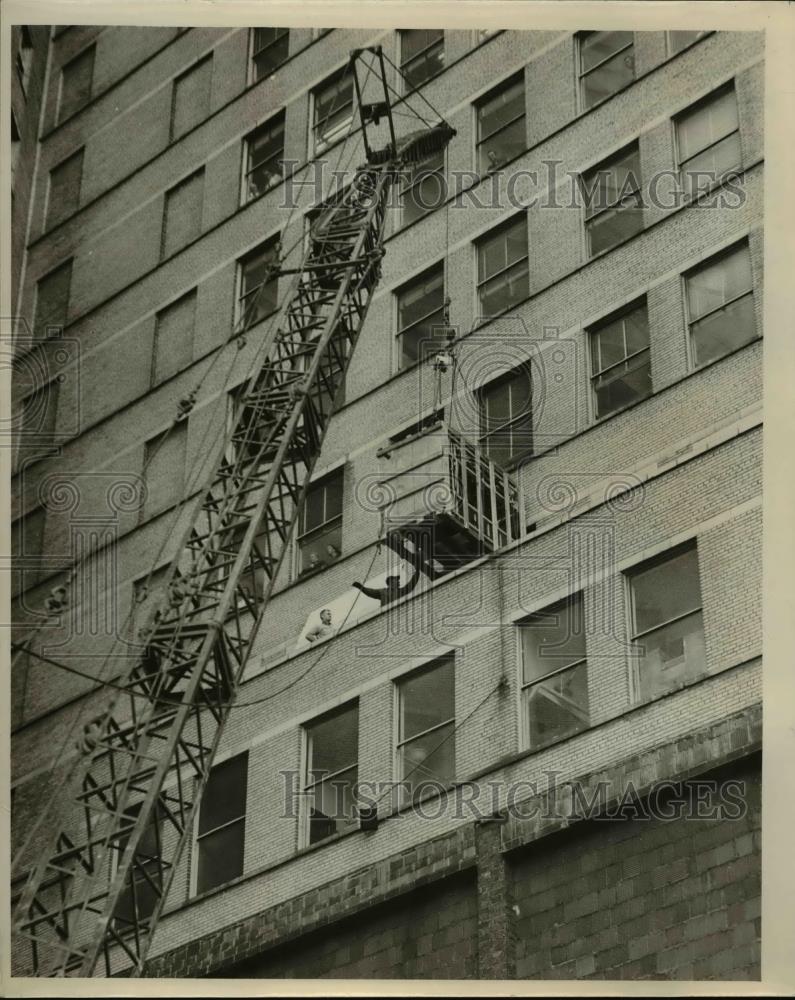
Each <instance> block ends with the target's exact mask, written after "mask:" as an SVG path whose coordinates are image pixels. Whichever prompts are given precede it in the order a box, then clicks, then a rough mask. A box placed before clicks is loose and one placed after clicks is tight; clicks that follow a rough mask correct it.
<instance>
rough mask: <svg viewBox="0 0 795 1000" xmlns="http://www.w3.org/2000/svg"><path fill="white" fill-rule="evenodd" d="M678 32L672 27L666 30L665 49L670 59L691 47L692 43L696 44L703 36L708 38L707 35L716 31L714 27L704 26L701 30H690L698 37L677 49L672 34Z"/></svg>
mask: <svg viewBox="0 0 795 1000" xmlns="http://www.w3.org/2000/svg"><path fill="white" fill-rule="evenodd" d="M680 30H687V29H680ZM676 33H677V32H675V31H672V30H670V29H669V30H666V32H665V51H666V54H667V55H668V58H669V59H671V58H673V56H678V55H679V53H680V52H684V51H685V50H686V49H689V48H690V47H691V46H692V45H695V44H696V42H700V41H701V39H702V38H706V37H707V35H713V34H714V33H715V31H714V29H713V28H702V29H700V30H697V31H694V32H690V33H691V34H695V36H696V37H695V38H691V39H690V41H689V42H687V43H686V44H685V45H683V46H682V47H681V48H679V49H675V48H674V46H673V44H672V42H671V35H674V34H676Z"/></svg>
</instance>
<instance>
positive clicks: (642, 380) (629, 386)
mask: <svg viewBox="0 0 795 1000" xmlns="http://www.w3.org/2000/svg"><path fill="white" fill-rule="evenodd" d="M651 390H652V384H651V361H650V358H649V352H648V351H645V352H644V353H643V354H639V355H637V356H636V357H634V358H632V359H631V360H629V361H624V362H622V363H621V365H620V366H617V367H615V368H611V369H610V370H609V371H608V372H607V373H606V374H605V375H599V376H598V377H597V378H596V379H594V392H595V397H596V399H595V403H596V416H597V417H604V416H606V415H607V414H608V413H614V412H616V411H617V410H621V409H623V408H624V407H625V406H629V405H630V403H635V402H637V401H638V400H639V399H645V398H646V397H647V396H649V395H651Z"/></svg>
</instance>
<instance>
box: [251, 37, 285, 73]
mask: <svg viewBox="0 0 795 1000" xmlns="http://www.w3.org/2000/svg"><path fill="white" fill-rule="evenodd" d="M289 46H290V33H289V31H288V29H287V28H255V29H254V79H255V80H263V79H264V78H265V77H266V76H270V75H271V73H273V72H274V70H276V69H277V68H278V67H279V66H281V64H282V63H283V62H284V61H285V59H286V58H287V56H288V54H289Z"/></svg>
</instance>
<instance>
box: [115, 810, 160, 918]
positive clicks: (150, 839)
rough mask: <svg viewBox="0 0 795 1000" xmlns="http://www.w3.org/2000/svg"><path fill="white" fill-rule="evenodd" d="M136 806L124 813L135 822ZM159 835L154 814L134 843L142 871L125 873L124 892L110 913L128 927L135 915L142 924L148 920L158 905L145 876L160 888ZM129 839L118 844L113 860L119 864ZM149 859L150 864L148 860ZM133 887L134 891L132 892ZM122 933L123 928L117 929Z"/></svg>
mask: <svg viewBox="0 0 795 1000" xmlns="http://www.w3.org/2000/svg"><path fill="white" fill-rule="evenodd" d="M140 808H141V807H140V805H136V806H132V807H130V808H128V809H126V810H125V813H126V815H127V816H130V817H132V818H135V817H137V816H138V813H139V812H140ZM160 834H161V824H160V822H159V821H158V820H157V818H156V810H153V811H152V813H150V816H149V822H148V823H147V825H146V827H145V828H144V832H143V834H142V835H141V838H140V840H139V841H138V847H137V849H136V852H135V857H136V859H137V860H138V861H139V862H140V863H141V865H142V867H143V868H144V869H145V871H146V874H144V871H142V870H140V869H137V870H136V869H135V868H134V867H133V866H132V865H130V867H129V868H128V869H127V875H126V877H125V880H124V888H123V889H122V891H121V894H120V895H119V898H118V901H117V903H116V908H115V909H114V911H113V915H114V917H116V918H117V919H118V920H119V921H125V922H129V923H132V921H133V920H134V918H135V914H136V912H137V915H138V919H139V920H145V919H146V918H147V917H149V916H151V915H152V913H153V911H154V908H155V906H156V905H157V901H158V898H159V896H158V893H157V891H156V889H155V888H154V887H153V886H152V885H151V884H150V883H149V881H148V879H147V875H148V876H149V878H151V879H152V880H153V881H154V882H155V885H157V886H162V884H163V882H162V880H163V873H162V870H161V867H160ZM128 843H129V837H127V836H125V837H123V838H122V839H120V840H119V841H118V846H117V852H116V857H117V861H121V858H122V854H123V853H124V850H125V848H126V847H127V844H128ZM150 859H151V860H150ZM133 887H134V889H133ZM118 929H119V930H120V931H123V930H124V926H123V925H122V926H120V927H119V928H118Z"/></svg>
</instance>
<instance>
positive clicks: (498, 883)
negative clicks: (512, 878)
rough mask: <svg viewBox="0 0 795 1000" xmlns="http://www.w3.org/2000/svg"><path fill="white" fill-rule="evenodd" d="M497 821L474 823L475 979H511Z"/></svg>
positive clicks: (507, 891)
mask: <svg viewBox="0 0 795 1000" xmlns="http://www.w3.org/2000/svg"><path fill="white" fill-rule="evenodd" d="M501 828H502V823H501V822H500V821H499V820H481V821H478V822H476V823H475V857H476V859H477V872H478V978H479V979H513V978H515V972H514V964H515V954H516V948H515V946H514V937H513V934H514V932H513V914H512V913H511V910H510V905H511V902H510V895H511V887H510V883H509V874H508V865H507V863H506V860H505V856H504V855H503V853H502V851H501V850H500V845H501V838H500V831H501Z"/></svg>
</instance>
